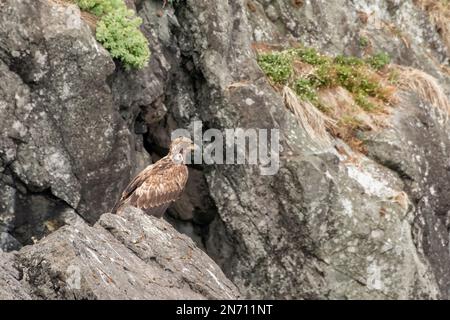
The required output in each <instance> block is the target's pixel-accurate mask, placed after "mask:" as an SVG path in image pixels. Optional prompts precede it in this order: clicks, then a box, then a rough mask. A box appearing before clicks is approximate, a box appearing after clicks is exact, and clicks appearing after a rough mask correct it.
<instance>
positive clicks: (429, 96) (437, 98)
mask: <svg viewBox="0 0 450 320" xmlns="http://www.w3.org/2000/svg"><path fill="white" fill-rule="evenodd" d="M395 68H396V69H397V70H398V75H399V77H398V85H399V86H400V87H401V88H403V89H407V90H410V91H413V92H416V93H417V94H418V95H419V96H420V98H422V99H423V100H424V101H428V102H429V103H430V104H432V105H433V106H434V107H436V108H438V109H440V110H442V112H444V114H445V115H446V117H448V115H449V113H450V101H449V99H448V97H447V95H446V94H445V92H444V90H443V89H442V87H441V86H440V85H439V83H438V81H437V80H436V78H434V77H433V76H431V75H429V74H428V73H425V72H423V71H420V70H417V69H414V68H410V67H405V66H398V65H397V66H395Z"/></svg>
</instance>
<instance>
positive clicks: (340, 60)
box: [334, 55, 364, 66]
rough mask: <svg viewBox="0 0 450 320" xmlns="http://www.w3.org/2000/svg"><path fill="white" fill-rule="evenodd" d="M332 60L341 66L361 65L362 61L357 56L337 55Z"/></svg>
mask: <svg viewBox="0 0 450 320" xmlns="http://www.w3.org/2000/svg"><path fill="white" fill-rule="evenodd" d="M334 62H335V63H336V64H339V65H343V66H362V65H364V61H363V60H362V59H360V58H358V57H352V56H343V55H339V56H337V57H336V58H334Z"/></svg>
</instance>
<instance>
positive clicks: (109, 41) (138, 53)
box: [96, 9, 150, 69]
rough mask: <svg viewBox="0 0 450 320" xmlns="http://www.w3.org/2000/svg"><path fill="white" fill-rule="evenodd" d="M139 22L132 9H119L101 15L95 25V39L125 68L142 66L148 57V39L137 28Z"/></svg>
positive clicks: (140, 20)
mask: <svg viewBox="0 0 450 320" xmlns="http://www.w3.org/2000/svg"><path fill="white" fill-rule="evenodd" d="M141 24H142V19H141V18H137V17H135V16H134V13H133V11H131V10H126V9H120V10H114V11H112V12H110V13H108V14H107V15H105V16H103V17H102V19H101V20H100V22H99V23H98V25H97V35H96V36H97V40H98V41H99V42H100V43H102V44H103V46H104V47H105V49H107V50H108V51H109V52H110V54H111V56H112V57H113V58H116V59H119V60H120V61H122V62H123V63H124V65H125V67H126V68H127V69H129V68H143V67H144V66H145V65H146V64H147V62H148V60H149V58H150V50H149V49H148V41H147V39H146V38H145V37H144V35H143V34H142V32H141V31H140V30H139V26H140V25H141Z"/></svg>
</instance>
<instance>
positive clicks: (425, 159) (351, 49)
mask: <svg viewBox="0 0 450 320" xmlns="http://www.w3.org/2000/svg"><path fill="white" fill-rule="evenodd" d="M135 4H136V9H137V12H138V14H139V15H140V16H141V17H142V18H143V20H144V25H143V28H142V30H143V32H144V33H145V35H146V36H147V38H148V39H149V42H150V47H151V50H152V58H151V61H150V63H149V66H148V67H147V68H144V69H143V70H140V71H133V72H127V71H125V70H123V69H122V68H121V67H120V65H119V64H117V63H116V64H115V63H114V61H113V60H112V59H111V58H110V57H109V55H108V53H107V52H106V51H105V50H104V49H103V48H102V47H101V46H100V45H99V44H98V43H96V41H95V38H94V36H93V34H92V31H91V30H90V29H89V27H88V26H87V24H86V23H84V21H83V20H82V19H81V18H80V14H79V11H78V10H77V9H76V8H75V7H74V6H61V5H57V4H55V3H53V2H51V1H49V0H33V1H31V0H14V1H13V0H0V111H1V112H0V127H1V128H2V130H1V131H0V138H1V139H0V246H1V247H2V248H3V249H4V250H14V249H20V247H21V246H22V245H26V244H32V243H33V242H34V241H37V240H38V239H39V238H41V237H43V236H44V235H47V237H46V238H45V239H43V240H41V241H40V242H38V243H37V244H35V245H33V246H27V247H25V248H23V249H21V250H20V251H19V253H18V254H16V255H14V256H13V255H12V254H2V255H1V256H0V260H3V261H6V264H3V265H5V266H7V267H2V266H3V265H1V266H0V270H6V271H1V274H0V283H2V281H4V282H5V281H6V282H8V283H10V284H11V285H10V286H9V287H8V286H6V287H5V288H9V289H6V290H7V291H6V292H7V293H6V296H7V297H11V298H14V297H20V296H23V297H27V296H31V297H39V298H111V297H124V298H152V297H153V298H168V297H172V298H182V297H184V296H185V295H187V297H189V298H190V297H192V298H196V297H197V298H227V297H230V296H231V297H236V296H237V293H236V290H235V289H234V287H233V285H232V284H231V283H230V282H228V281H227V280H226V278H225V276H223V274H222V273H221V272H220V271H219V270H218V269H217V266H215V265H214V264H213V262H212V260H210V259H209V258H208V257H206V256H205V255H204V254H203V253H202V252H200V251H199V250H198V249H196V246H198V247H202V248H203V249H204V250H205V252H206V253H207V254H208V255H209V256H210V257H211V258H212V259H213V260H214V261H215V262H216V263H217V264H218V265H219V266H220V267H221V268H222V270H223V272H224V274H225V275H226V276H227V277H228V278H229V279H230V280H231V281H232V282H233V283H234V284H235V285H236V286H237V287H238V288H239V290H240V291H241V293H242V294H243V296H244V297H250V298H280V299H286V298H287V299H289V298H297V299H301V298H319V299H327V298H328V299H337V298H351V299H361V298H366V299H386V298H387V299H421V298H424V299H437V298H448V297H449V296H448V295H449V292H450V277H449V274H450V269H449V263H450V254H449V252H450V251H449V242H450V241H449V234H448V229H449V221H450V220H449V217H448V214H449V212H450V198H449V196H448V191H449V190H450V186H449V183H448V181H450V170H449V169H448V168H449V162H448V159H449V155H448V150H450V140H449V132H450V130H449V129H450V128H449V125H448V121H445V118H446V114H445V112H444V113H442V112H440V111H438V110H439V108H438V107H436V106H432V105H431V104H430V102H429V101H425V100H424V99H423V97H422V98H421V96H420V95H419V94H417V93H416V92H401V95H402V99H399V103H398V104H397V106H396V107H395V108H394V109H393V113H392V114H391V115H390V116H389V119H388V120H389V123H390V126H387V127H386V128H384V129H383V130H380V131H379V132H376V133H374V134H367V135H366V137H365V139H366V144H367V150H368V153H367V155H362V154H357V153H355V152H353V151H352V150H350V149H349V148H348V147H347V146H346V145H345V144H344V143H343V142H342V141H339V140H333V141H332V143H331V144H330V145H327V146H325V147H318V146H317V144H316V143H315V142H314V141H311V139H309V138H308V135H307V134H306V132H305V131H304V130H303V128H302V127H301V126H299V125H298V122H297V121H296V119H295V118H294V116H293V115H292V114H291V113H290V112H289V111H288V110H287V109H286V108H285V106H284V103H283V100H282V97H281V96H280V95H279V94H278V93H277V92H276V91H275V90H274V89H273V88H272V87H271V85H270V84H269V82H268V81H267V79H266V78H265V76H264V74H263V73H262V71H261V70H260V68H259V67H258V65H257V63H256V53H255V52H254V50H253V47H254V46H255V42H258V43H261V42H263V43H265V44H269V45H275V46H285V45H289V44H291V43H297V42H301V43H303V44H306V45H308V46H313V47H316V48H317V49H319V50H320V51H322V52H326V53H328V54H352V55H361V54H363V53H377V52H380V51H387V52H388V53H389V54H390V55H391V56H392V57H393V59H394V62H395V63H398V64H402V65H407V66H412V67H416V68H419V69H421V70H422V71H425V72H427V73H430V74H431V75H433V76H434V77H436V78H437V79H438V81H439V82H440V84H441V85H442V87H443V89H444V91H445V92H446V94H447V96H448V93H449V92H450V88H449V83H450V80H449V76H448V71H446V70H447V69H446V66H447V68H448V64H449V57H448V56H447V53H446V52H448V51H446V48H445V41H443V39H442V38H441V37H440V35H439V32H438V31H437V30H436V28H435V26H434V25H433V23H432V22H431V21H430V19H429V17H428V16H427V13H426V12H424V11H421V10H420V9H419V8H418V7H416V6H415V5H414V4H413V2H412V1H393V0H377V1H349V0H333V1H319V0H309V1H294V0H293V1H284V0H232V1H209V0H186V1H178V2H175V5H174V7H173V8H172V7H167V8H166V9H165V10H162V7H161V2H160V1H156V0H154V1H150V0H145V1H144V0H141V1H138V0H137V1H135ZM362 38H364V39H365V40H367V41H364V43H366V45H364V46H363V45H362V43H363V41H361V39H362ZM193 120H201V121H202V122H203V125H204V129H208V128H216V129H219V130H222V129H227V128H236V127H240V128H266V129H271V128H279V129H280V134H281V143H282V147H283V149H282V152H281V159H280V160H281V163H280V170H279V172H278V173H277V174H275V175H272V176H262V175H261V174H260V173H261V172H260V170H259V168H258V167H252V166H236V165H196V166H194V167H192V168H191V173H192V180H190V184H189V185H188V188H187V191H186V193H185V195H184V196H183V197H182V198H181V199H180V201H179V202H177V203H176V204H175V205H174V206H172V207H171V209H170V210H169V213H168V220H170V221H171V222H172V223H173V224H174V225H175V226H176V227H177V229H178V230H179V231H181V232H184V233H186V234H188V235H190V236H191V237H192V238H193V239H194V240H195V242H196V245H194V243H193V242H192V241H190V240H187V238H186V237H185V236H180V235H179V234H178V233H176V232H175V231H174V230H173V229H172V228H171V227H169V226H168V225H167V224H166V223H165V222H163V221H157V220H154V219H152V218H148V217H145V216H142V215H139V214H135V213H129V214H127V215H125V216H123V217H118V216H111V215H109V214H105V215H103V216H102V217H101V218H100V220H98V219H99V217H100V215H101V214H102V213H103V212H107V211H108V210H109V209H110V206H111V205H112V203H113V202H114V200H115V199H117V197H118V196H119V193H120V191H121V190H122V188H123V187H124V186H125V185H126V184H127V183H128V181H129V179H130V176H131V175H132V174H133V173H134V172H136V171H138V170H140V169H142V168H143V167H144V166H145V165H147V164H148V163H150V161H151V160H157V159H158V158H159V157H161V156H163V155H165V153H166V152H167V147H168V144H169V142H170V132H171V131H172V130H174V129H177V128H189V129H191V128H192V127H191V123H192V121H193ZM81 217H82V218H81ZM123 219H125V220H126V221H127V222H126V224H125V223H124V220H123ZM84 220H87V221H88V222H90V223H91V224H94V223H95V222H97V220H98V222H97V223H96V224H95V226H89V225H87V224H86V223H85V222H84ZM64 225H66V226H64ZM140 233H142V234H143V237H141V236H142V234H141V235H139V234H140ZM178 237H179V238H178ZM152 239H156V240H157V241H158V244H159V245H156V244H153V243H152ZM168 240H170V241H168ZM167 241H168V243H167ZM163 243H164V244H163ZM169 244H170V245H173V247H172V246H169ZM191 250H192V252H191ZM62 252H64V255H63V254H61V253H62ZM169 257H171V258H172V259H169ZM9 261H14V265H15V267H9V265H10V263H9ZM180 261H183V263H181V262H180ZM197 261H199V263H197ZM11 265H12V264H11ZM71 266H75V269H73V268H71ZM77 266H81V271H82V272H81V273H82V274H83V275H84V278H82V279H84V280H82V281H81V288H82V289H81V290H78V291H74V290H72V289H70V288H68V287H67V283H68V282H67V281H68V280H69V283H71V284H73V280H74V278H72V275H73V274H74V272H75V271H76V270H77V269H76V267H77ZM183 266H184V267H186V268H187V270H188V271H187V272H184V271H183V270H184V269H183ZM2 268H3V269H2ZM5 268H6V269H5ZM8 268H9V269H8ZM68 268H69V269H68ZM164 268H168V269H169V270H171V272H169V271H167V270H165V269H164ZM74 270H75V271H74ZM208 270H209V271H210V272H211V273H212V274H209V272H208ZM168 273H170V274H171V276H170V277H168ZM5 275H6V277H5ZM11 275H12V276H11ZM139 277H140V278H139ZM199 278H200V279H201V281H200V282H198V281H199V280H198V279H199ZM3 279H6V280H3ZM133 279H134V280H133ZM139 279H140V280H139ZM216 280H217V281H216ZM134 281H136V282H134ZM6 282H5V283H6ZM19 283H20V285H23V286H24V287H23V288H24V289H23V291H22V289H21V288H19ZM133 283H135V285H132V284H133ZM26 286H30V287H28V288H27V287H26ZM97 286H98V288H97ZM222 287H225V288H226V289H225V290H223V288H222ZM0 288H1V287H0ZM169 288H170V289H169ZM0 290H1V289H0ZM11 290H17V291H15V292H13V291H11ZM155 290H156V291H155ZM0 292H1V291H0ZM154 292H157V293H158V294H157V295H155V294H154ZM225 292H227V293H228V294H229V295H230V296H229V295H228V294H226V293H225ZM3 294H5V293H3Z"/></svg>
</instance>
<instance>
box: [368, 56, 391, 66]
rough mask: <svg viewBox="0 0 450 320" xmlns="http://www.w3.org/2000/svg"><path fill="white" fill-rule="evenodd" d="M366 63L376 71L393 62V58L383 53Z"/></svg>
mask: <svg viewBox="0 0 450 320" xmlns="http://www.w3.org/2000/svg"><path fill="white" fill-rule="evenodd" d="M366 62H367V63H368V64H369V65H370V66H371V67H372V68H374V69H375V70H381V69H383V68H384V66H386V65H388V64H389V63H390V62H391V58H390V57H389V55H388V54H387V53H386V52H381V53H377V54H375V55H373V56H371V57H369V58H367V59H366Z"/></svg>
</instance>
